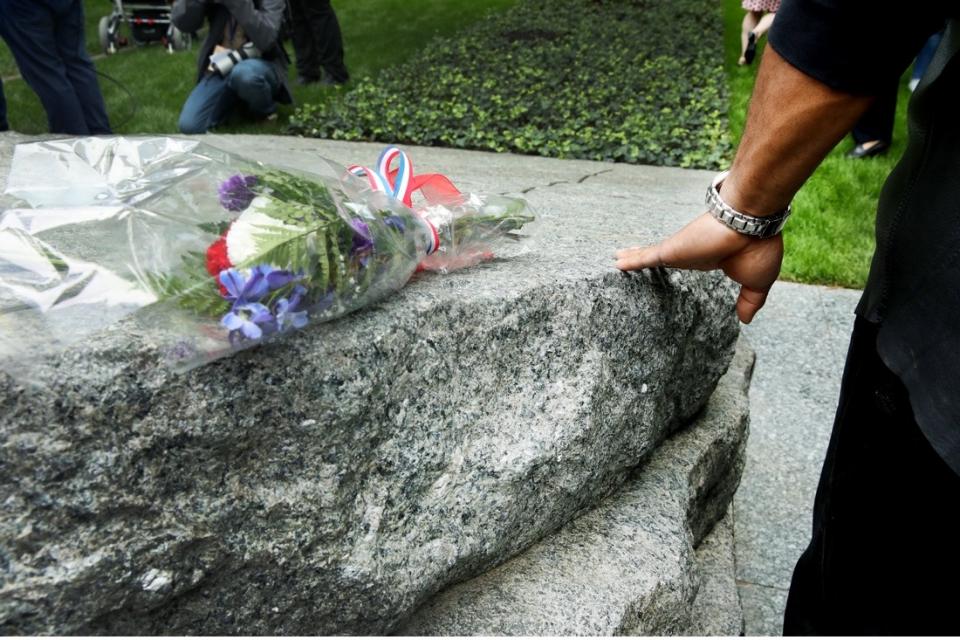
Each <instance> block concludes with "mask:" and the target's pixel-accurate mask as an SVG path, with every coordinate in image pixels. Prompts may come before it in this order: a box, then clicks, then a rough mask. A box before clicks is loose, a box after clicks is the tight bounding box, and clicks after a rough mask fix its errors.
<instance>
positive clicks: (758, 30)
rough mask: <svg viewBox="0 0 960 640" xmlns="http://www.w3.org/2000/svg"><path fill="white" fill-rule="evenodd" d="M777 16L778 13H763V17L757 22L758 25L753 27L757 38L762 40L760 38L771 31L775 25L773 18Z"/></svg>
mask: <svg viewBox="0 0 960 640" xmlns="http://www.w3.org/2000/svg"><path fill="white" fill-rule="evenodd" d="M776 17H777V14H776V13H765V14H763V17H762V18H760V21H759V22H757V26H755V27H754V28H753V34H754V35H755V36H757V40H760V38H762V37H763V36H765V35H766V34H767V31H770V27H772V26H773V19H774V18H776Z"/></svg>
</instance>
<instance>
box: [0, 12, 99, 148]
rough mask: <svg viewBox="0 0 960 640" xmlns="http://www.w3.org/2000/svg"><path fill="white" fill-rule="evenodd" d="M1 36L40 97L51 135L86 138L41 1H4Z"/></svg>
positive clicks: (86, 129) (79, 107) (51, 21)
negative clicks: (69, 135)
mask: <svg viewBox="0 0 960 640" xmlns="http://www.w3.org/2000/svg"><path fill="white" fill-rule="evenodd" d="M3 12H4V16H3V19H2V20H0V35H2V36H3V39H4V40H5V41H6V43H7V46H9V47H10V51H11V52H12V53H13V57H14V59H15V60H16V62H17V67H18V68H19V69H20V75H22V76H23V79H24V80H25V81H26V83H27V84H28V85H30V88H31V89H33V90H34V91H35V92H36V93H37V95H38V96H39V97H40V102H41V103H42V104H43V108H44V110H45V111H46V112H47V123H48V125H49V127H50V132H51V133H69V134H72V135H89V134H90V129H89V127H88V126H87V121H86V120H85V119H84V117H83V105H82V104H81V102H80V99H79V98H78V97H77V94H76V92H75V90H74V88H73V85H72V84H71V83H70V81H69V80H68V79H67V74H66V70H65V69H64V68H63V64H62V63H61V62H60V58H59V57H58V56H57V53H56V51H57V46H58V45H57V40H56V37H55V35H54V29H53V25H54V21H55V19H56V17H55V15H54V12H53V11H52V10H51V9H50V7H49V6H48V5H47V3H46V2H43V1H41V0H4V2H3Z"/></svg>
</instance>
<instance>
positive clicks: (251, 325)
mask: <svg viewBox="0 0 960 640" xmlns="http://www.w3.org/2000/svg"><path fill="white" fill-rule="evenodd" d="M273 322H274V317H273V314H272V313H270V309H267V308H266V307H265V306H264V305H262V304H260V303H259V302H251V303H249V304H243V305H239V306H236V307H234V309H233V310H232V311H230V312H229V313H228V314H226V315H225V316H223V318H221V320H220V324H222V325H223V326H224V327H226V328H227V330H228V331H229V332H230V340H231V341H233V340H234V339H235V338H240V337H241V336H242V337H243V338H247V339H248V340H259V339H260V338H262V337H263V331H264V329H265V328H266V329H269V328H271V327H272V324H273Z"/></svg>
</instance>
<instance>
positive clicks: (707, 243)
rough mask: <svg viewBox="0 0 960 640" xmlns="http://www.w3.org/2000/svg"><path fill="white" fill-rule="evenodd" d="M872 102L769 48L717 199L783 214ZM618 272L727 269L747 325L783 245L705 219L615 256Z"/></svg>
mask: <svg viewBox="0 0 960 640" xmlns="http://www.w3.org/2000/svg"><path fill="white" fill-rule="evenodd" d="M871 101H872V98H870V97H865V96H857V95H853V94H849V93H844V92H842V91H838V90H836V89H832V88H830V87H829V86H827V85H826V84H824V83H823V82H820V81H819V80H816V79H814V78H813V77H811V76H809V75H807V74H805V73H803V72H802V71H800V70H798V69H797V68H796V67H794V66H792V65H791V64H790V63H788V62H787V61H786V60H784V59H783V58H782V57H780V56H779V55H778V54H777V52H776V51H775V50H774V49H773V48H772V47H767V49H766V51H764V54H763V62H762V64H761V65H760V71H759V74H758V76H757V83H756V86H755V88H754V92H753V97H752V98H751V102H750V109H749V112H748V115H747V125H746V128H745V130H744V135H743V139H742V141H741V143H740V147H739V148H738V149H737V154H736V157H735V159H734V162H733V166H732V167H731V169H730V175H729V176H728V177H727V178H726V180H725V181H724V183H723V185H722V187H721V190H720V194H721V196H722V197H723V199H724V200H725V201H726V202H727V203H729V204H730V205H731V206H733V207H734V208H735V209H737V210H739V211H742V212H744V213H748V214H752V215H756V216H764V215H770V214H772V213H774V212H776V211H779V210H780V209H783V208H784V207H785V206H786V205H787V204H789V203H790V201H791V200H792V199H793V196H794V194H796V192H797V191H798V190H799V189H800V187H801V186H802V185H803V183H804V181H805V180H806V179H807V178H808V177H809V176H810V174H811V173H813V171H814V169H816V167H817V165H819V164H820V162H821V161H822V160H823V158H824V157H825V156H826V155H827V153H829V152H830V149H832V148H833V147H834V145H836V144H837V142H839V141H840V139H841V138H843V136H844V135H845V134H846V133H847V132H848V131H849V130H850V129H851V128H852V127H853V125H854V124H855V123H856V121H857V119H858V118H859V117H860V115H861V114H863V112H864V111H866V109H867V107H868V106H869V105H870V102H871ZM616 257H617V267H618V268H619V269H622V270H624V271H635V270H639V269H645V268H649V267H659V266H668V267H678V268H683V269H701V270H711V269H718V268H719V269H723V271H724V272H725V273H726V274H727V276H729V277H730V278H731V279H732V280H735V281H736V282H738V283H739V284H740V285H741V288H740V297H739V299H738V300H737V315H738V316H739V318H740V320H741V321H742V322H750V321H751V320H752V319H753V316H754V315H755V314H756V313H757V311H759V310H760V308H761V307H762V306H763V304H764V302H765V301H766V297H767V292H768V291H769V290H770V287H771V286H773V283H774V281H776V279H777V275H778V274H779V273H780V263H781V261H782V259H783V239H782V238H781V236H779V235H777V236H775V237H773V238H767V239H763V240H759V239H756V238H753V237H751V236H746V235H743V234H740V233H737V232H736V231H733V230H732V229H730V228H728V227H727V226H725V225H724V224H722V223H721V222H719V221H717V220H716V219H714V218H713V217H712V216H711V215H710V214H709V213H704V214H703V215H701V216H700V217H698V218H696V219H695V220H694V221H693V222H691V223H690V224H688V225H687V226H686V227H684V228H683V229H681V230H680V231H679V232H677V233H676V234H674V235H673V236H671V237H669V238H667V239H666V240H664V241H663V242H661V243H659V244H656V245H653V246H651V247H634V248H630V249H622V250H620V251H618V252H617V254H616Z"/></svg>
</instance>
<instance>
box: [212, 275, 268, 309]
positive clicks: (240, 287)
mask: <svg viewBox="0 0 960 640" xmlns="http://www.w3.org/2000/svg"><path fill="white" fill-rule="evenodd" d="M267 269H270V267H267ZM268 274H269V271H267V272H266V273H265V272H264V270H263V268H262V267H261V266H257V267H254V268H253V269H251V270H250V276H249V277H245V276H244V275H243V273H241V272H240V271H239V270H237V269H224V270H223V271H221V272H220V276H219V278H220V284H222V285H223V287H224V289H226V290H227V293H226V295H225V296H223V297H224V298H226V299H227V300H229V301H231V302H233V304H234V306H236V305H241V304H245V303H247V302H256V301H258V300H260V298H262V297H263V296H265V295H266V294H267V292H268V291H270V283H269V282H268V281H267V278H266V276H267V275H268Z"/></svg>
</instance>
